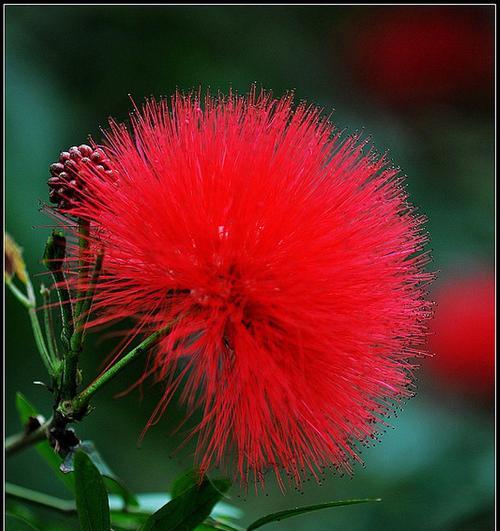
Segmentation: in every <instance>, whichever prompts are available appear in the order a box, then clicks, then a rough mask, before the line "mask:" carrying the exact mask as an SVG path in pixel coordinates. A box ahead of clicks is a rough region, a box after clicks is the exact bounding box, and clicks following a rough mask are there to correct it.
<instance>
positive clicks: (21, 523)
mask: <svg viewBox="0 0 500 531" xmlns="http://www.w3.org/2000/svg"><path fill="white" fill-rule="evenodd" d="M5 529H6V531H38V527H35V526H34V525H33V524H32V523H31V522H28V520H25V519H24V518H21V517H20V516H17V515H15V514H9V513H7V515H6V518H5Z"/></svg>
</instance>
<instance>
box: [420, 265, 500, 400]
mask: <svg viewBox="0 0 500 531" xmlns="http://www.w3.org/2000/svg"><path fill="white" fill-rule="evenodd" d="M434 296H435V298H436V317H435V319H434V320H433V323H432V328H431V334H430V338H429V343H430V348H431V350H432V352H435V353H436V355H435V356H434V357H433V358H432V359H430V360H429V362H428V367H429V370H430V371H431V372H432V373H433V374H434V376H435V377H436V380H438V381H439V383H440V388H441V387H442V386H443V385H444V386H445V387H449V388H451V389H453V390H455V392H458V393H459V394H462V395H466V396H469V397H475V398H476V399H484V400H485V401H486V402H488V401H491V399H492V397H493V394H494V390H495V278H494V276H493V275H492V274H490V273H486V272H482V271H478V272H475V273H473V274H468V275H466V276H461V277H457V278H450V279H448V280H447V281H446V282H444V283H443V284H442V285H441V286H440V287H439V289H438V290H436V292H435V295H434Z"/></svg>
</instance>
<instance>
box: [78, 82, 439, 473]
mask: <svg viewBox="0 0 500 531" xmlns="http://www.w3.org/2000/svg"><path fill="white" fill-rule="evenodd" d="M104 150H105V152H106V155H107V157H109V159H110V161H111V164H112V167H113V168H114V171H115V172H116V175H115V177H113V178H108V176H107V175H106V174H105V173H103V172H102V171H99V170H96V169H95V168H93V167H90V166H88V165H86V166H85V165H81V166H80V171H81V179H82V180H83V181H84V183H85V186H84V187H83V188H82V193H81V201H80V202H79V203H78V204H77V205H75V207H74V208H73V209H72V210H71V214H72V215H73V216H76V217H81V218H84V219H86V220H89V221H90V223H91V227H92V231H91V236H90V237H91V241H92V242H93V243H94V244H96V245H99V246H101V245H103V244H104V246H105V252H106V258H105V274H104V276H103V277H102V279H101V282H100V284H99V286H98V288H97V292H96V299H95V309H96V311H97V312H98V317H97V318H96V319H94V321H93V323H94V324H102V323H105V322H109V321H111V320H115V319H120V318H126V317H133V318H134V319H135V320H136V323H137V324H136V326H135V327H134V329H133V330H131V331H130V334H131V335H134V334H137V333H143V332H148V331H152V330H157V329H158V328H159V327H163V326H165V325H167V324H168V323H174V324H173V325H172V331H171V333H170V334H169V335H168V336H167V337H165V338H164V339H163V341H162V342H161V343H159V345H158V346H157V348H156V350H155V351H154V353H152V354H151V357H150V369H149V370H148V373H154V374H155V375H156V378H157V379H158V380H160V381H164V382H165V386H166V390H165V395H164V399H163V401H162V402H161V404H160V405H159V406H158V408H157V410H156V411H155V414H154V415H153V417H152V419H151V420H150V423H152V422H154V421H155V420H156V419H157V417H158V416H159V415H161V413H162V412H163V411H164V409H165V407H166V405H167V404H168V402H169V400H170V398H171V397H172V394H173V393H174V391H175V390H176V389H178V388H179V386H180V384H181V382H182V393H181V399H182V400H183V401H184V402H185V403H186V404H187V406H188V408H189V410H191V411H193V410H195V409H197V408H199V409H201V411H202V413H203V417H202V420H201V422H200V424H199V425H198V427H197V428H196V430H195V431H196V434H197V450H196V456H197V459H198V462H199V464H200V465H201V468H202V469H203V470H206V469H208V468H209V467H210V466H212V465H221V464H222V465H224V464H225V463H226V461H225V460H226V456H228V455H232V456H234V457H235V459H236V466H237V470H238V471H239V475H240V476H241V477H242V478H243V481H246V480H248V479H252V478H255V480H256V481H260V480H261V479H262V474H263V472H264V471H265V470H267V469H274V470H275V471H276V474H277V476H278V477H280V473H281V472H283V471H284V472H285V473H287V474H289V475H291V476H292V477H293V478H294V480H295V481H296V482H297V483H300V482H301V478H302V477H303V474H304V473H307V472H310V473H312V474H313V475H317V474H318V473H319V472H320V471H321V469H322V468H323V467H325V466H328V465H335V466H336V467H338V468H340V469H342V470H344V471H348V472H350V471H351V464H352V460H353V459H354V460H359V459H360V458H359V457H358V452H357V450H356V445H357V443H362V444H364V443H366V442H367V441H369V442H371V441H372V439H375V438H376V437H377V429H378V428H377V425H378V424H380V423H381V422H383V417H384V416H385V415H386V414H387V413H388V412H390V411H392V410H393V408H394V403H395V402H397V401H399V400H401V399H403V398H405V397H408V396H410V394H411V390H410V384H411V370H412V368H413V364H412V361H411V360H412V359H413V357H415V356H418V355H419V354H420V353H421V350H420V349H421V345H422V339H423V336H424V321H425V319H426V318H427V317H428V312H429V306H428V304H427V303H426V302H425V300H424V296H425V283H426V282H427V281H428V280H429V275H428V274H426V273H424V272H423V266H424V263H425V262H426V258H425V256H424V255H423V254H422V253H421V251H422V247H423V245H424V243H425V240H426V238H425V236H424V235H423V233H422V230H421V226H422V222H423V219H422V217H420V216H417V215H416V214H415V212H414V209H413V207H412V206H410V205H409V204H408V203H407V194H406V192H405V190H404V188H403V180H402V177H401V176H400V175H399V172H398V170H397V169H396V168H394V167H392V166H391V165H389V163H388V161H387V160H386V158H385V157H383V156H378V155H377V154H376V153H375V152H374V151H373V149H371V148H370V147H369V146H368V144H367V142H365V141H361V140H360V138H359V137H358V136H350V137H344V136H342V134H341V133H340V132H338V131H337V130H336V129H335V128H334V127H333V126H332V125H331V123H330V122H329V121H328V120H326V119H323V118H322V117H321V113H320V111H319V110H318V109H316V108H314V107H310V106H306V105H305V104H300V105H299V106H298V107H297V108H294V107H293V104H292V98H291V97H290V96H287V97H284V98H282V99H274V98H273V97H272V96H271V95H270V94H267V93H265V92H262V93H261V94H260V95H257V94H255V91H252V92H251V93H250V94H249V95H248V96H246V97H240V96H236V95H230V96H229V97H227V98H224V97H222V96H219V97H217V98H212V97H210V96H207V97H206V98H204V99H203V101H202V100H201V99H200V97H199V96H195V95H190V96H183V95H179V94H177V95H176V96H174V97H173V98H172V101H171V105H169V103H168V102H167V101H165V100H161V101H159V102H157V101H154V100H151V101H148V102H147V103H146V104H145V105H144V107H143V108H142V110H138V109H136V112H135V113H134V114H133V115H132V116H131V126H130V128H127V127H126V126H125V125H120V124H117V123H115V122H112V123H111V127H110V130H109V132H108V133H107V139H106V145H105V146H104Z"/></svg>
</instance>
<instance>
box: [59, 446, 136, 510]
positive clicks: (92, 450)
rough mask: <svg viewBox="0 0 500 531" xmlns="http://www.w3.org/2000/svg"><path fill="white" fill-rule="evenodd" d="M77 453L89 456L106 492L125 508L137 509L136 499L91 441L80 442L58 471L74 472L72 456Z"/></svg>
mask: <svg viewBox="0 0 500 531" xmlns="http://www.w3.org/2000/svg"><path fill="white" fill-rule="evenodd" d="M77 451H82V452H84V453H86V454H87V455H88V456H89V458H90V460H91V461H92V463H94V465H95V466H96V468H97V470H99V472H100V474H101V476H103V478H104V483H105V485H106V487H107V489H108V491H109V492H110V493H113V494H117V495H118V496H120V497H121V498H122V500H123V502H124V504H125V506H126V507H137V506H138V505H139V502H138V501H137V498H136V497H135V496H134V495H133V494H132V493H131V492H130V491H129V490H128V489H127V488H126V487H125V485H124V484H123V481H122V480H121V479H120V478H119V477H118V476H117V475H116V474H115V473H114V472H113V471H112V470H111V468H110V467H109V466H108V465H107V463H106V462H105V461H104V459H103V458H102V456H101V454H100V453H99V452H98V451H97V449H96V447H95V445H94V443H93V442H92V441H82V442H81V443H80V444H79V445H78V446H76V447H75V448H74V450H73V451H71V452H69V453H68V455H67V456H66V457H65V459H64V462H63V463H62V464H61V465H60V469H61V470H62V471H63V472H64V473H66V474H67V473H68V472H72V471H73V470H74V456H75V453H76V452H77Z"/></svg>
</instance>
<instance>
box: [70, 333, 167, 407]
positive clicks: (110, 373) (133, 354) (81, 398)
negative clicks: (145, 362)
mask: <svg viewBox="0 0 500 531" xmlns="http://www.w3.org/2000/svg"><path fill="white" fill-rule="evenodd" d="M171 327H172V324H169V325H168V326H165V327H164V328H161V329H160V330H158V331H157V332H154V333H153V334H151V335H150V336H149V337H147V338H146V339H145V340H144V341H143V342H142V343H141V344H140V345H138V346H137V347H135V348H134V349H132V350H131V351H130V352H128V353H127V354H126V355H125V356H123V357H122V358H121V359H120V360H118V361H117V362H116V363H115V364H114V365H112V366H111V367H110V368H109V369H108V370H107V371H106V372H105V373H104V374H102V375H101V376H100V377H99V378H97V379H96V380H95V381H94V382H93V383H91V384H90V385H89V386H88V387H87V388H86V389H84V390H83V391H82V392H81V393H80V394H79V395H78V396H77V397H76V398H75V400H74V401H73V411H75V412H79V411H82V410H84V409H85V408H86V407H87V406H88V403H89V401H90V399H91V398H92V397H93V396H94V394H95V393H96V392H97V391H98V390H99V389H100V388H101V387H102V386H103V385H104V384H106V383H107V382H109V380H111V379H112V378H114V377H115V376H116V375H117V374H118V373H119V372H120V371H122V370H123V369H124V368H125V367H126V366H127V365H128V364H129V363H130V362H132V361H133V360H135V359H136V358H138V357H139V356H141V355H142V354H144V353H145V352H146V351H147V350H148V349H149V348H150V347H151V346H153V345H154V344H155V343H156V342H157V341H158V340H159V339H161V338H162V337H163V336H165V335H167V334H168V332H170V329H171Z"/></svg>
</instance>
